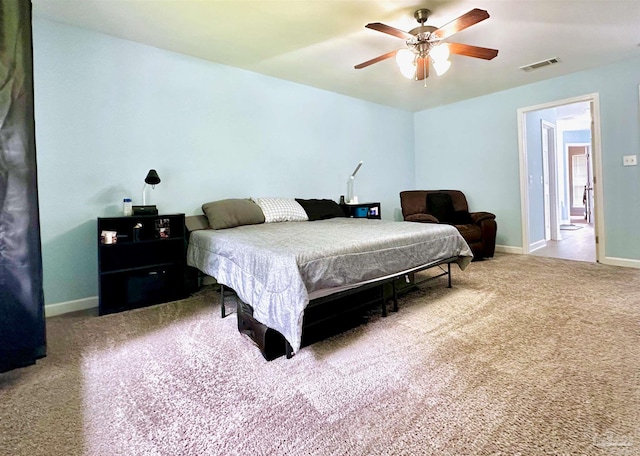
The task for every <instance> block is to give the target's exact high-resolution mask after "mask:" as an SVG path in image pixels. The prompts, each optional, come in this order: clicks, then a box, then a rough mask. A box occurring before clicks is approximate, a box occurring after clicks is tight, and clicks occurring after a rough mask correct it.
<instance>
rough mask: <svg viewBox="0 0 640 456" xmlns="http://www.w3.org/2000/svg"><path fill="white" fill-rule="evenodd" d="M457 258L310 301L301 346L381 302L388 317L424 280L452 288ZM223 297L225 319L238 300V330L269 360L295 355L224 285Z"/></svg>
mask: <svg viewBox="0 0 640 456" xmlns="http://www.w3.org/2000/svg"><path fill="white" fill-rule="evenodd" d="M456 261H458V257H451V258H446V259H444V260H440V261H437V262H435V263H430V264H428V265H424V266H419V267H416V268H413V269H411V270H408V271H403V272H402V273H401V274H398V275H394V276H390V277H386V278H384V279H381V280H378V281H375V282H372V283H368V284H365V285H362V286H359V287H357V288H352V289H349V290H345V291H341V292H338V293H334V294H331V295H328V296H323V297H320V298H316V299H313V300H311V301H309V304H308V305H307V307H306V308H305V315H304V322H303V327H302V344H301V347H302V346H306V345H310V344H311V343H313V342H317V341H318V340H321V339H322V338H326V337H327V336H328V335H333V334H337V333H339V332H342V331H344V330H346V329H349V328H350V327H354V326H357V325H358V324H360V323H361V322H362V318H363V312H364V310H366V309H367V308H373V307H375V306H377V305H379V306H380V310H381V314H382V316H383V317H386V316H387V303H388V302H389V301H392V311H394V312H397V311H398V295H399V294H401V293H406V292H409V291H411V290H414V289H416V288H417V286H418V285H420V284H422V283H424V282H428V281H431V280H434V279H436V278H438V277H442V276H447V287H448V288H451V263H454V262H456ZM436 267H437V268H439V269H440V272H439V273H438V274H436V275H432V276H430V277H428V278H425V279H423V280H420V281H418V282H416V281H415V276H414V274H415V273H416V272H420V271H424V270H427V269H431V268H436ZM220 298H221V314H222V318H224V317H226V316H227V309H226V301H227V300H233V301H235V303H236V314H237V318H238V331H239V332H241V333H242V334H246V335H248V336H249V337H250V338H251V340H253V341H254V343H255V344H256V345H257V346H258V348H259V349H260V352H261V353H262V356H263V357H264V358H265V359H266V360H267V361H271V360H273V359H276V358H278V357H280V356H282V355H286V357H287V359H289V358H291V357H292V356H293V350H292V348H291V345H290V344H289V342H287V340H286V339H285V338H284V337H283V336H282V334H280V333H279V332H278V331H276V330H274V329H272V328H269V327H267V326H266V325H264V324H262V323H260V322H259V321H257V320H256V319H255V318H253V308H252V307H251V306H250V305H249V304H247V303H245V302H242V301H241V300H240V298H238V296H237V294H236V293H235V291H234V290H232V289H231V288H229V287H225V286H224V285H222V284H221V285H220Z"/></svg>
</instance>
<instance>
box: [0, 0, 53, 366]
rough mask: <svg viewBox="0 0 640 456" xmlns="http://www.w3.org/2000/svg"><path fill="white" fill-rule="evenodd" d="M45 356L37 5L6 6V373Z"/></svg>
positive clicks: (0, 77)
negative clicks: (33, 23) (36, 105)
mask: <svg viewBox="0 0 640 456" xmlns="http://www.w3.org/2000/svg"><path fill="white" fill-rule="evenodd" d="M45 353H46V338H45V323H44V297H43V292H42V257H41V247H40V221H39V218H38V189H37V180H36V145H35V122H34V117H33V52H32V43H31V2H30V1H28V0H0V372H4V371H7V370H9V369H14V368H16V367H21V366H27V365H29V364H33V363H35V361H36V359H38V358H41V357H43V356H45Z"/></svg>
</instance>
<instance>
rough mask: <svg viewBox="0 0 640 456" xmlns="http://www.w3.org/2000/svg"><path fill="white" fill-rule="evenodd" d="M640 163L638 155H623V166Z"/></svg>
mask: <svg viewBox="0 0 640 456" xmlns="http://www.w3.org/2000/svg"><path fill="white" fill-rule="evenodd" d="M637 164H638V156H637V155H625V156H623V157H622V166H636V165H637Z"/></svg>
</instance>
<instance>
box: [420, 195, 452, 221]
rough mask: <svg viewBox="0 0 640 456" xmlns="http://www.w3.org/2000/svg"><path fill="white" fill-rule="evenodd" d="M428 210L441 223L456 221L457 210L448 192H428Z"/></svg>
mask: <svg viewBox="0 0 640 456" xmlns="http://www.w3.org/2000/svg"><path fill="white" fill-rule="evenodd" d="M427 211H428V212H429V214H431V215H433V216H434V217H435V218H437V219H438V221H439V222H440V223H454V219H455V214H456V212H455V210H454V209H453V200H452V199H451V195H449V194H448V193H429V194H427Z"/></svg>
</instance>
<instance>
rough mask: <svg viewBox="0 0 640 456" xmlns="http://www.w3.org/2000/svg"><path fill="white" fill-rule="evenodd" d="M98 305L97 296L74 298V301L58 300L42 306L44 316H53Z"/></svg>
mask: <svg viewBox="0 0 640 456" xmlns="http://www.w3.org/2000/svg"><path fill="white" fill-rule="evenodd" d="M94 307H98V297H97V296H92V297H90V298H83V299H76V300H75V301H67V302H58V303H55V304H48V305H46V306H44V316H45V317H46V318H49V317H55V316H56V315H62V314H66V313H69V312H77V311H78V310H86V309H93V308H94Z"/></svg>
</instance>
